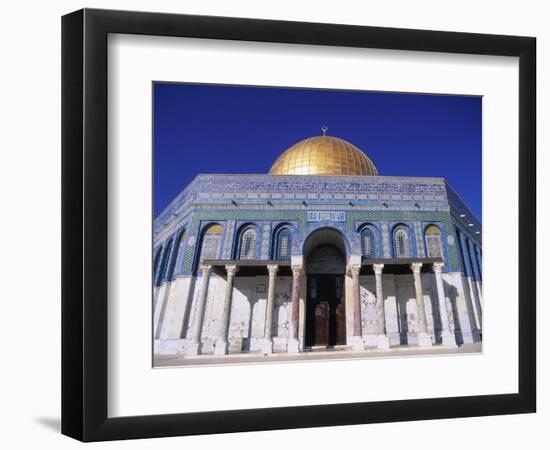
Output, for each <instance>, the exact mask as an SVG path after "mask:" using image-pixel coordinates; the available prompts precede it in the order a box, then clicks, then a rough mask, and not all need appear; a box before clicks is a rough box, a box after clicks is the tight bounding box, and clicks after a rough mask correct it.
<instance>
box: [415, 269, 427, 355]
mask: <svg viewBox="0 0 550 450" xmlns="http://www.w3.org/2000/svg"><path fill="white" fill-rule="evenodd" d="M421 268H422V263H412V264H411V269H412V271H413V275H414V290H415V293H416V314H417V316H418V345H419V346H420V347H430V346H431V345H432V339H431V337H430V336H429V335H428V326H427V324H426V309H425V308H424V294H423V292H422V277H421V275H420V269H421Z"/></svg>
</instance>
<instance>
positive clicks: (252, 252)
mask: <svg viewBox="0 0 550 450" xmlns="http://www.w3.org/2000/svg"><path fill="white" fill-rule="evenodd" d="M257 242H258V230H257V229H256V226H254V225H253V224H247V225H244V226H243V227H241V230H240V232H239V234H238V240H237V245H236V247H235V259H256V249H257V245H256V244H257Z"/></svg>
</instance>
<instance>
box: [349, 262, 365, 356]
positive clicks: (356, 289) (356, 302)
mask: <svg viewBox="0 0 550 450" xmlns="http://www.w3.org/2000/svg"><path fill="white" fill-rule="evenodd" d="M360 271H361V265H360V264H350V265H349V267H348V273H349V274H350V275H351V286H352V298H353V336H352V337H351V339H350V344H351V349H352V350H355V351H362V350H364V349H365V343H364V342H363V327H362V324H361V283H360V280H359V272H360Z"/></svg>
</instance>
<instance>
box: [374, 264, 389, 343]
mask: <svg viewBox="0 0 550 450" xmlns="http://www.w3.org/2000/svg"><path fill="white" fill-rule="evenodd" d="M383 268H384V264H374V266H373V269H374V276H375V279H376V316H377V320H378V337H377V338H376V341H377V344H376V347H377V348H378V350H389V348H390V339H389V338H388V336H386V311H385V308H384V293H383V292H382V269H383Z"/></svg>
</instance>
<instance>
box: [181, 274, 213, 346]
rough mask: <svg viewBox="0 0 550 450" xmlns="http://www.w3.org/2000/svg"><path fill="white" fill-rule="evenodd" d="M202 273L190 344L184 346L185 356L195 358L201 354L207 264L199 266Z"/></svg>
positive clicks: (207, 277)
mask: <svg viewBox="0 0 550 450" xmlns="http://www.w3.org/2000/svg"><path fill="white" fill-rule="evenodd" d="M199 269H200V271H201V272H202V282H201V287H200V292H199V298H198V299H197V306H196V307H195V320H194V323H193V334H192V335H191V342H189V343H188V344H187V345H186V349H185V354H186V356H197V355H198V354H199V353H200V352H201V346H202V344H201V334H202V325H203V322H204V308H205V306H206V299H207V298H208V284H209V282H210V274H211V273H212V266H211V265H209V264H201V265H200V266H199Z"/></svg>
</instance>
